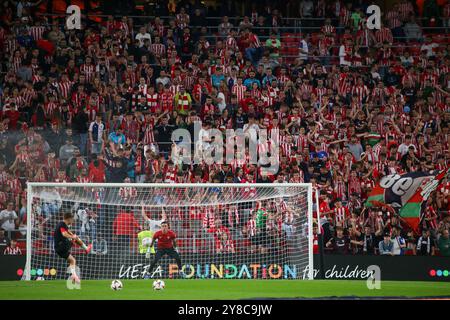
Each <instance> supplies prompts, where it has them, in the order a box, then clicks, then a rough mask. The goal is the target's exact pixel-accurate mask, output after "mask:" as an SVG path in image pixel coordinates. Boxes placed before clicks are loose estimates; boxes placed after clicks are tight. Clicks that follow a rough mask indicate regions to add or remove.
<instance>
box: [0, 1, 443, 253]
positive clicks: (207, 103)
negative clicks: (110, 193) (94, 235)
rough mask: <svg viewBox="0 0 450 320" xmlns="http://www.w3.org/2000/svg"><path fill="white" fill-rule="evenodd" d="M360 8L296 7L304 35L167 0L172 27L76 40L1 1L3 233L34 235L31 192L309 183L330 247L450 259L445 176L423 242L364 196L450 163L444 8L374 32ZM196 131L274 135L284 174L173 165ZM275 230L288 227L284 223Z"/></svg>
mask: <svg viewBox="0 0 450 320" xmlns="http://www.w3.org/2000/svg"><path fill="white" fill-rule="evenodd" d="M185 2H186V1H183V3H185ZM426 2H427V1H426ZM430 2H434V1H430ZM20 3H22V2H20ZM163 3H164V2H163ZM360 3H361V5H353V6H352V4H351V3H346V1H318V2H317V3H316V2H314V3H313V1H309V0H302V1H300V9H299V11H300V17H302V18H309V17H312V16H317V17H322V18H323V19H318V20H312V22H311V21H310V23H309V24H308V23H305V28H304V29H302V32H301V33H295V32H292V31H291V30H290V29H289V28H288V27H285V26H286V24H285V22H284V21H285V20H283V18H282V16H281V10H277V8H275V7H270V6H269V7H267V6H266V7H264V8H263V9H261V8H260V9H259V10H258V8H256V7H253V10H251V11H249V12H247V13H246V14H247V15H246V16H244V17H242V18H241V19H240V20H236V21H235V20H232V19H230V18H228V17H227V16H224V17H222V19H221V21H220V22H219V23H218V24H217V25H216V26H213V27H214V28H211V27H210V26H211V22H209V21H214V20H207V19H206V17H207V10H206V8H205V7H204V6H195V5H191V6H189V7H184V6H183V5H182V4H176V3H175V2H174V1H171V2H170V5H169V7H168V10H166V11H167V15H168V17H165V16H164V17H163V16H156V17H151V18H139V17H134V18H131V17H128V16H121V17H113V16H105V17H103V18H102V19H101V21H100V22H93V21H89V20H84V19H83V24H84V25H83V28H82V29H81V30H68V29H67V27H66V26H65V23H64V19H63V18H60V19H57V18H53V17H50V16H41V15H38V14H36V12H35V10H34V7H33V6H31V4H30V3H28V5H22V6H20V10H19V6H18V5H17V3H16V2H15V1H4V2H3V3H2V10H1V12H2V13H1V14H0V16H1V20H0V47H1V56H0V57H1V58H0V65H1V71H2V73H1V82H0V208H1V209H0V210H2V211H1V212H0V227H1V228H2V229H3V230H5V231H13V230H18V229H20V228H23V226H24V225H25V224H26V219H27V215H26V182H27V181H41V182H43V181H53V182H81V183H89V182H100V183H101V182H149V183H152V182H165V183H180V182H195V183H206V182H223V183H226V182H236V183H249V182H258V183H264V182H274V181H276V182H311V183H312V184H313V186H314V188H315V189H317V190H319V191H320V212H321V216H323V217H325V219H322V220H321V223H320V224H321V228H322V229H323V232H324V235H325V242H324V243H325V247H326V249H325V251H326V252H334V253H344V254H399V253H404V254H420V255H435V254H438V253H439V254H440V255H445V256H449V255H450V246H449V236H448V230H449V227H450V214H449V208H450V202H449V198H450V181H448V180H444V182H443V183H442V184H441V185H439V186H438V188H437V190H436V191H435V192H433V193H432V195H431V197H430V199H429V201H428V203H427V208H426V210H425V211H424V212H423V218H422V220H421V225H420V233H419V234H417V233H414V232H413V231H412V230H409V229H408V227H407V226H406V225H405V224H404V223H402V221H401V218H399V217H398V216H397V214H396V213H395V212H394V211H391V210H389V208H386V207H382V208H378V207H372V208H364V201H365V200H366V199H367V195H368V193H369V192H370V191H371V189H372V188H373V187H374V186H375V184H376V183H377V182H378V181H379V180H380V178H381V177H383V176H385V175H389V174H394V173H397V174H402V173H405V172H415V171H430V170H437V169H440V170H442V169H443V168H445V167H446V166H448V165H449V161H450V151H449V144H450V135H449V120H450V96H449V92H450V91H449V90H450V78H449V72H448V71H449V67H450V56H449V49H450V46H449V38H448V34H447V33H446V30H445V29H444V28H445V27H447V26H448V21H449V19H450V18H449V15H450V14H449V13H450V4H447V5H445V6H442V7H439V6H436V10H438V11H436V12H437V14H435V15H432V16H430V13H429V11H430V10H431V9H429V8H428V7H427V8H425V9H424V10H423V12H420V13H419V12H417V8H416V7H415V6H413V5H412V2H411V1H408V0H401V1H399V2H398V4H396V5H395V6H393V7H392V8H391V9H390V10H389V11H387V12H386V13H385V14H383V23H382V26H381V29H380V30H370V29H368V28H367V25H366V16H365V14H364V12H365V8H366V7H367V5H368V3H365V2H364V1H360ZM431 11H432V10H431ZM427 12H428V13H427ZM427 14H428V15H427ZM440 17H443V18H442V19H441V18H440ZM422 18H424V19H422ZM305 21H307V20H305ZM422 23H426V26H427V27H433V23H436V24H435V27H436V28H438V27H441V28H439V29H427V28H423V26H422ZM319 24H320V25H319ZM211 30H213V31H211ZM436 30H437V32H436ZM198 120H201V121H202V126H203V128H204V129H208V128H217V129H219V130H223V131H224V130H226V129H238V128H242V129H244V130H246V129H247V128H255V129H256V130H260V129H273V128H277V129H279V130H280V141H281V145H280V169H279V171H278V173H277V174H275V175H270V176H261V174H260V168H258V167H257V166H255V165H251V164H248V163H246V161H242V162H240V161H237V160H236V161H234V162H233V163H231V164H223V165H210V166H209V165H207V164H206V163H202V164H199V165H180V164H178V163H177V162H174V161H173V160H174V159H171V152H170V151H171V150H172V148H174V147H176V144H175V143H174V142H173V141H172V140H171V134H172V132H173V131H174V130H175V129H177V128H186V129H187V130H189V131H190V132H191V134H193V128H194V122H195V121H198ZM206 139H207V137H206ZM246 153H247V154H248V149H246ZM124 192H126V191H124ZM125 196H126V195H125ZM216 218H217V217H216ZM276 219H278V220H279V221H278V222H280V223H277V221H275V223H274V225H276V226H277V227H276V228H278V226H279V232H285V229H283V230H282V227H281V226H282V224H283V223H284V224H289V221H288V219H290V216H289V215H277V217H276ZM219 220H220V219H219ZM213 221H215V219H214V217H213ZM250 222H251V221H250V220H248V223H250ZM217 223H219V224H220V223H224V224H227V223H228V222H226V221H219V222H217ZM245 223H247V222H246V221H241V222H240V224H241V225H243V228H244V229H246V230H247V231H248V232H256V233H258V232H260V231H259V230H258V229H257V227H256V226H255V224H254V223H253V224H251V223H250V224H245ZM265 225H266V224H264V226H265ZM252 228H253V229H252ZM316 229H317V225H316ZM247 231H246V232H247ZM0 235H1V238H3V237H4V235H3V234H0ZM226 237H227V236H226ZM225 240H228V239H225ZM14 245H15V244H14ZM233 250H234V249H233Z"/></svg>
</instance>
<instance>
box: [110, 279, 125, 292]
mask: <svg viewBox="0 0 450 320" xmlns="http://www.w3.org/2000/svg"><path fill="white" fill-rule="evenodd" d="M122 288H123V284H122V281H120V280H113V281H112V282H111V289H112V290H114V291H117V290H122Z"/></svg>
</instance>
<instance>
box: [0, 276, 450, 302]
mask: <svg viewBox="0 0 450 320" xmlns="http://www.w3.org/2000/svg"><path fill="white" fill-rule="evenodd" d="M122 282H123V285H124V288H123V290H121V291H112V290H111V288H110V284H111V281H109V280H98V281H97V280H96V281H94V280H85V281H82V283H81V290H69V289H67V288H66V284H65V281H57V280H54V281H30V282H26V281H0V300H8V299H10V300H11V299H12V300H17V299H40V300H42V299H49V300H50V299H60V300H70V299H76V300H116V299H117V300H129V299H132V300H144V299H149V300H159V299H167V300H210V299H211V300H215V299H250V298H299V297H304V298H319V297H349V296H357V297H386V296H396V297H419V296H420V297H424V296H430V297H431V296H433V297H438V296H447V297H449V296H450V283H448V282H447V283H445V282H412V281H411V282H409V281H408V282H406V281H383V282H382V283H381V289H380V290H369V289H367V287H366V282H365V281H347V280H325V281H321V280H314V281H306V280H305V281H295V280H276V281H269V280H194V281H191V280H165V282H166V289H165V290H163V291H154V290H152V286H151V284H152V281H150V280H124V281H122Z"/></svg>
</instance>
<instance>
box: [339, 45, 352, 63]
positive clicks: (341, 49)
mask: <svg viewBox="0 0 450 320" xmlns="http://www.w3.org/2000/svg"><path fill="white" fill-rule="evenodd" d="M346 42H347V46H348V45H349V43H350V41H349V40H347V41H346ZM345 47H346V46H345V45H343V44H342V45H341V46H340V47H339V64H340V65H341V66H351V65H352V62H351V60H350V59H349V57H347V53H346V52H345ZM347 59H348V60H347Z"/></svg>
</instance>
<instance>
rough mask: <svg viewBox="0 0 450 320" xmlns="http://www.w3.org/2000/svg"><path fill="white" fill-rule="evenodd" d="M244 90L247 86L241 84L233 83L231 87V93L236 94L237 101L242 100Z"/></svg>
mask: <svg viewBox="0 0 450 320" xmlns="http://www.w3.org/2000/svg"><path fill="white" fill-rule="evenodd" d="M245 91H247V87H246V86H244V85H243V84H242V85H238V84H235V85H234V86H233V88H232V89H231V92H232V94H234V95H236V97H237V101H238V103H239V102H241V101H242V100H244V97H245Z"/></svg>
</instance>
